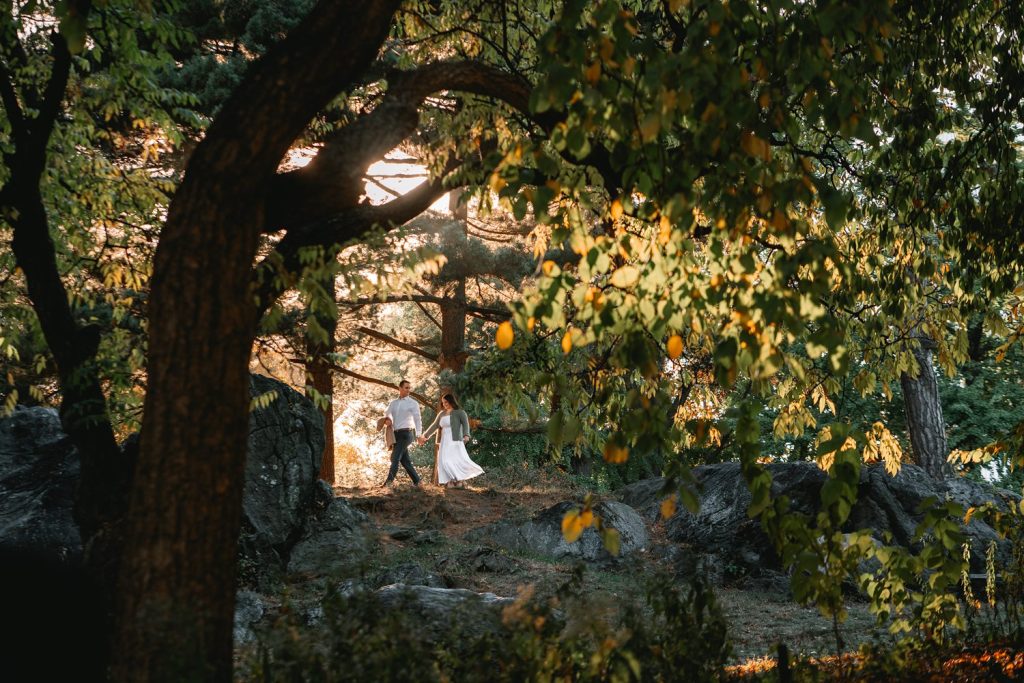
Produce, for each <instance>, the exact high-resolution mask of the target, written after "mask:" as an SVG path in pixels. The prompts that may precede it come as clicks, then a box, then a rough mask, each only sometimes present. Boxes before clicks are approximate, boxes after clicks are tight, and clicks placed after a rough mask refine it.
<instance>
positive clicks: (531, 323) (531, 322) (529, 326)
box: [526, 315, 537, 332]
mask: <svg viewBox="0 0 1024 683" xmlns="http://www.w3.org/2000/svg"><path fill="white" fill-rule="evenodd" d="M536 324H537V319H536V318H534V317H533V316H532V315H531V316H530V317H529V318H528V319H527V320H526V329H527V330H529V331H530V332H533V328H534V326H535V325H536Z"/></svg>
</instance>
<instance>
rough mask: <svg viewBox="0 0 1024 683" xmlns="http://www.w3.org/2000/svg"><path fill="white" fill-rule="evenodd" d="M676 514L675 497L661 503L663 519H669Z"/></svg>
mask: <svg viewBox="0 0 1024 683" xmlns="http://www.w3.org/2000/svg"><path fill="white" fill-rule="evenodd" d="M674 514H676V498H675V496H672V497H671V498H666V499H665V500H663V501H661V518H662V519H668V518H669V517H671V516H672V515H674Z"/></svg>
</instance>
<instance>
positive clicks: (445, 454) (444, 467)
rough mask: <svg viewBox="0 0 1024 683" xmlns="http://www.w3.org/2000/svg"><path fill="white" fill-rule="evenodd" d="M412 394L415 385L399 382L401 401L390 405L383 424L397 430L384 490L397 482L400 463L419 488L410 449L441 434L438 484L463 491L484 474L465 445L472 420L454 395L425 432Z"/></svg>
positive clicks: (443, 401)
mask: <svg viewBox="0 0 1024 683" xmlns="http://www.w3.org/2000/svg"><path fill="white" fill-rule="evenodd" d="M411 390H412V385H411V384H410V383H409V381H408V380H404V379H403V380H402V381H401V382H399V384H398V398H396V399H395V400H393V401H392V402H391V403H389V404H388V409H387V411H386V412H385V413H384V417H383V418H382V420H381V422H382V423H383V424H385V425H388V426H390V427H391V428H392V429H393V430H394V435H395V443H394V446H392V448H391V469H390V470H389V471H388V478H387V479H386V480H385V481H384V484H383V486H390V485H391V484H392V483H393V482H394V480H395V475H396V474H398V465H399V463H401V465H402V467H404V468H405V471H406V472H408V473H409V477H410V478H411V479H412V483H413V484H415V485H416V486H419V485H420V477H419V475H418V474H416V470H415V468H413V466H412V461H411V460H410V459H409V446H411V445H412V443H413V440H414V439H415V440H416V445H417V446H422V445H423V444H424V443H426V441H427V437H429V436H430V435H431V434H433V433H434V432H438V437H437V438H438V451H437V483H439V484H441V485H443V486H457V487H459V488H464V487H465V481H466V480H467V479H472V478H473V477H475V476H478V475H480V474H483V473H484V471H483V469H481V467H480V466H479V465H477V464H476V463H475V462H473V461H472V460H470V458H469V453H467V452H466V445H465V444H466V443H467V442H468V441H469V416H468V415H466V411H465V410H462V409H461V408H460V407H459V403H458V401H456V400H455V397H454V396H453V395H452V394H445V395H444V396H442V397H441V409H440V410H439V411H438V413H437V418H435V419H434V422H433V423H432V424H431V425H430V426H429V427H427V431H425V432H423V423H422V422H421V420H420V406H419V403H417V402H416V399H414V398H412V397H411V396H409V393H410V392H411ZM420 432H423V433H422V435H421V436H420V437H419V438H418V439H416V434H418V433H420Z"/></svg>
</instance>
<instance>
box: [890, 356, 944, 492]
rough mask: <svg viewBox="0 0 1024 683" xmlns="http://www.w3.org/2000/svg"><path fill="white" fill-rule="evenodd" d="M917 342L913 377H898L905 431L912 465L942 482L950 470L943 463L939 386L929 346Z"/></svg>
mask: <svg viewBox="0 0 1024 683" xmlns="http://www.w3.org/2000/svg"><path fill="white" fill-rule="evenodd" d="M919 341H920V342H921V343H920V346H918V347H915V349H914V358H915V359H916V360H917V366H918V374H917V377H911V376H910V375H908V374H907V373H903V374H902V375H900V385H901V386H902V387H903V405H904V406H905V409H906V414H907V431H908V432H910V444H911V447H912V449H913V457H914V462H916V463H917V464H918V465H920V466H921V467H923V468H924V469H925V471H926V472H928V473H929V474H930V475H932V476H933V477H935V478H937V479H943V478H945V477H946V476H947V475H948V474H950V472H951V470H950V467H949V464H948V463H947V462H946V456H947V455H948V449H947V446H946V426H945V423H944V422H943V419H942V403H941V402H940V401H939V384H938V380H937V379H936V376H935V368H934V366H933V365H932V346H933V343H932V342H931V341H930V340H927V339H924V338H919Z"/></svg>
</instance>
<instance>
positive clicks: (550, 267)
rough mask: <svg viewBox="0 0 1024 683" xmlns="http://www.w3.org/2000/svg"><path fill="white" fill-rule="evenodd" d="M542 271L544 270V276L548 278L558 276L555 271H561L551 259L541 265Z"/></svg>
mask: <svg viewBox="0 0 1024 683" xmlns="http://www.w3.org/2000/svg"><path fill="white" fill-rule="evenodd" d="M541 270H543V271H544V274H545V275H547V276H548V277H552V276H553V275H558V273H557V272H555V271H556V270H559V268H558V264H557V263H555V262H554V261H551V260H550V259H549V260H547V261H545V262H544V263H542V264H541Z"/></svg>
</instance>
